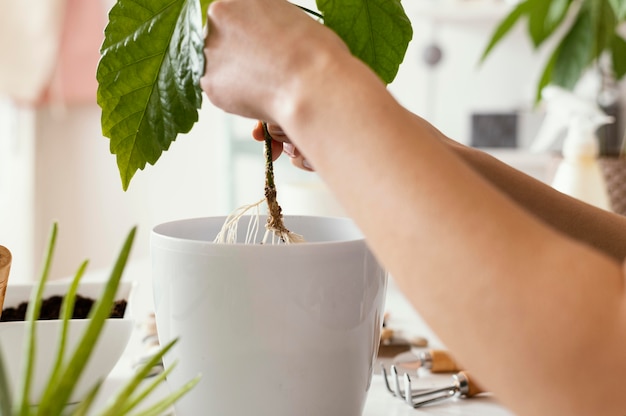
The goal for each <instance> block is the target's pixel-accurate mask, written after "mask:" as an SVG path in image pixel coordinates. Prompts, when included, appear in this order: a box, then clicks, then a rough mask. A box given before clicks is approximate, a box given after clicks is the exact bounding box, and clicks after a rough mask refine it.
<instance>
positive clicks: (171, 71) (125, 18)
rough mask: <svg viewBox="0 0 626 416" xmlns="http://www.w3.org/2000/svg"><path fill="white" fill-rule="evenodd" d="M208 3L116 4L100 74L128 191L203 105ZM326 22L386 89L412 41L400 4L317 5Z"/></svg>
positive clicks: (381, 0)
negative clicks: (133, 178)
mask: <svg viewBox="0 0 626 416" xmlns="http://www.w3.org/2000/svg"><path fill="white" fill-rule="evenodd" d="M210 2H211V0H118V1H117V3H116V4H115V6H114V7H113V8H112V9H111V11H110V13H109V23H108V25H107V27H106V30H105V41H104V43H103V45H102V49H101V55H102V56H101V59H100V63H99V65H98V69H97V80H98V104H99V105H100V107H101V108H102V120H101V122H102V132H103V134H104V135H105V136H106V137H109V138H110V140H111V141H110V151H111V153H113V154H115V155H116V159H117V166H118V169H119V172H120V176H121V179H122V186H123V188H124V189H125V190H126V189H127V188H128V186H129V184H130V181H131V179H132V177H133V176H134V175H135V173H136V172H137V170H141V169H144V168H145V166H146V163H149V164H152V165H153V164H155V163H156V161H157V160H158V159H159V158H160V156H161V154H162V153H163V151H165V150H168V149H169V146H170V144H171V143H172V142H173V141H174V140H176V137H177V136H178V134H179V133H186V132H188V131H190V130H191V128H192V126H193V124H194V123H195V122H196V121H197V120H198V111H197V110H198V108H199V107H200V105H201V103H202V95H201V92H202V91H201V88H200V77H201V76H202V73H203V70H204V55H203V52H202V46H203V39H202V25H203V24H204V23H205V22H206V9H207V7H208V5H209V3H210ZM317 5H318V8H319V9H320V11H321V12H322V14H323V18H324V24H326V25H327V26H329V27H330V28H332V29H333V30H335V31H336V32H337V34H338V35H339V36H341V37H342V39H344V41H345V42H346V43H347V45H348V47H349V48H350V50H351V51H352V53H353V54H354V55H355V56H357V57H358V58H360V59H362V60H363V61H364V62H365V63H366V64H368V65H369V66H370V67H371V68H372V69H373V70H374V71H375V72H376V73H377V74H378V75H379V76H380V77H381V79H382V80H383V81H384V82H386V83H389V82H391V81H392V80H393V79H394V77H395V76H396V73H397V72H398V68H399V66H400V63H401V62H402V61H403V59H404V55H405V53H406V49H407V47H408V43H409V41H410V40H411V37H412V28H411V23H410V21H409V19H408V17H407V16H406V14H405V12H404V9H403V8H402V6H401V4H400V0H317Z"/></svg>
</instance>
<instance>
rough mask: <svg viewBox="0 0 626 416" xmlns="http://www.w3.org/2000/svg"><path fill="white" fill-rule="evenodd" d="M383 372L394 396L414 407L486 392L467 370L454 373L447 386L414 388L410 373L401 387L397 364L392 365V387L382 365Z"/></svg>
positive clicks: (388, 388)
mask: <svg viewBox="0 0 626 416" xmlns="http://www.w3.org/2000/svg"><path fill="white" fill-rule="evenodd" d="M382 372H383V377H384V381H385V386H386V387H387V390H388V391H389V392H390V393H391V394H392V395H393V396H395V397H398V398H399V399H402V400H404V401H406V403H407V404H408V405H410V406H411V407H413V408H418V407H421V406H424V405H427V404H431V403H434V402H438V401H441V400H446V399H450V398H453V397H461V398H470V397H474V396H476V395H478V394H480V393H484V392H485V391H484V390H483V389H482V388H481V387H480V386H478V385H477V384H476V382H475V381H474V380H473V379H472V378H471V377H470V375H469V374H468V373H467V372H466V371H460V372H458V373H456V374H454V375H452V377H451V381H450V383H449V384H447V385H445V386H442V387H436V388H422V389H414V388H413V387H412V385H411V376H410V375H409V374H404V377H403V378H404V382H403V384H404V387H403V388H402V387H400V377H399V376H398V371H397V369H396V367H395V366H391V377H392V381H393V388H392V386H391V385H390V384H389V381H388V379H387V370H386V369H385V368H384V366H383V367H382Z"/></svg>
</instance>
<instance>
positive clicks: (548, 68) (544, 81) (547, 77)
mask: <svg viewBox="0 0 626 416" xmlns="http://www.w3.org/2000/svg"><path fill="white" fill-rule="evenodd" d="M558 55H559V48H558V47H557V48H556V49H555V50H554V51H553V52H552V55H551V56H550V59H548V62H547V63H546V65H545V66H544V68H543V72H542V73H541V77H540V78H539V82H538V84H537V91H536V93H535V104H538V103H539V102H540V101H541V91H543V89H544V87H546V86H547V85H548V84H550V81H551V80H552V72H553V71H554V63H555V62H556V58H557V56H558Z"/></svg>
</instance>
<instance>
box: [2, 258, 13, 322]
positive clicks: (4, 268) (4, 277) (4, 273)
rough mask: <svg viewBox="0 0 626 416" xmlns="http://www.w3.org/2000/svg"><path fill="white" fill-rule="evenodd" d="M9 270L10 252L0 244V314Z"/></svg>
mask: <svg viewBox="0 0 626 416" xmlns="http://www.w3.org/2000/svg"><path fill="white" fill-rule="evenodd" d="M10 270H11V252H10V251H9V250H8V249H7V248H6V247H4V246H0V316H2V307H3V305H4V295H5V294H6V291H7V285H8V283H9V271H10Z"/></svg>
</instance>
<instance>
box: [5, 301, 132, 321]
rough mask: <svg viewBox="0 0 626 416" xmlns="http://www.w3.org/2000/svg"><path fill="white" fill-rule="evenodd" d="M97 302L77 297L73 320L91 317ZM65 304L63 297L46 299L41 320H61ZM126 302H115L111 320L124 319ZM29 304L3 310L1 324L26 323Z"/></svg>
mask: <svg viewBox="0 0 626 416" xmlns="http://www.w3.org/2000/svg"><path fill="white" fill-rule="evenodd" d="M94 302H95V300H93V299H91V298H86V297H83V296H80V295H76V303H75V304H74V314H73V315H72V319H84V318H87V316H88V315H89V311H91V307H92V306H93V304H94ZM62 303H63V296H52V297H50V298H47V299H44V300H43V302H42V304H41V314H40V315H39V319H40V320H51V319H59V313H60V311H61V304H62ZM126 304H127V302H126V301H125V300H118V301H115V303H114V304H113V308H112V309H111V315H110V318H123V317H124V312H125V311H126ZM27 306H28V302H22V303H20V304H19V306H18V307H17V308H6V309H3V310H2V316H1V317H0V322H11V321H24V320H25V319H26V307H27Z"/></svg>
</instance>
